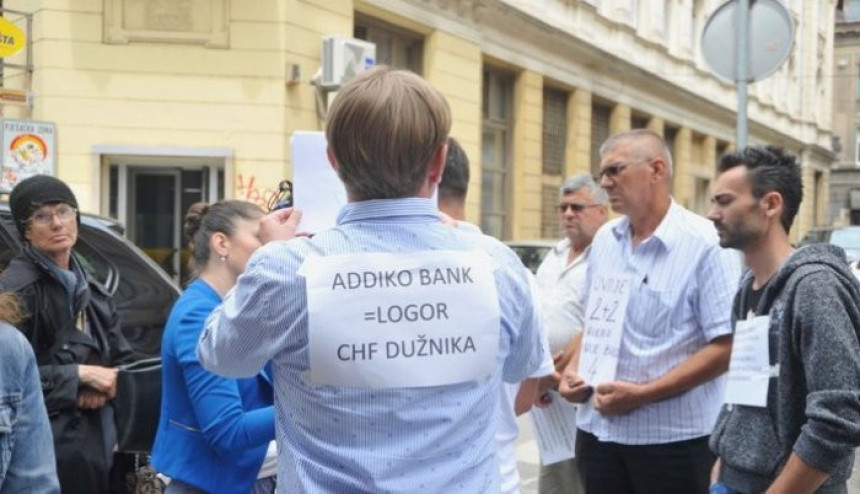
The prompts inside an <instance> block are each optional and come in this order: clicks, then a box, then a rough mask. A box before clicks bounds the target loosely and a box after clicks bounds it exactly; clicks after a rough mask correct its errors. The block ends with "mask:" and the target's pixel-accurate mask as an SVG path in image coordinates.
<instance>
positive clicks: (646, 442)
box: [560, 130, 740, 494]
mask: <svg viewBox="0 0 860 494" xmlns="http://www.w3.org/2000/svg"><path fill="white" fill-rule="evenodd" d="M600 155H601V168H600V184H601V186H602V187H603V188H604V189H606V191H607V193H608V194H609V202H610V205H611V206H612V209H613V210H614V211H616V212H618V213H621V214H623V215H625V216H622V217H620V218H617V219H615V220H613V221H611V222H609V223H607V224H606V225H604V226H603V227H602V228H601V229H600V230H599V231H598V233H597V235H596V236H595V238H594V242H593V243H592V253H591V256H589V259H588V273H587V281H586V287H587V289H586V290H585V294H586V295H585V296H586V297H588V296H589V295H588V294H589V292H591V291H593V290H594V289H595V287H600V286H605V285H600V283H604V282H605V280H608V279H612V280H628V281H627V282H628V283H629V285H628V286H629V290H628V291H626V292H624V293H626V295H619V297H626V300H622V299H621V298H619V299H617V302H619V304H626V310H625V311H624V313H623V319H621V320H620V322H617V323H615V324H617V325H616V326H614V328H615V329H613V331H617V332H618V333H620V335H617V336H619V340H618V341H619V343H618V344H617V346H614V348H613V352H610V353H609V354H607V355H603V354H602V355H601V358H603V359H613V358H615V359H617V367H616V368H615V369H613V370H614V374H612V375H614V378H609V379H606V380H605V381H604V382H586V380H585V379H584V378H583V376H582V374H584V373H585V372H586V370H584V369H581V368H580V367H579V361H580V358H581V357H582V352H583V351H586V350H582V351H581V352H580V354H579V357H577V358H574V359H572V360H571V363H570V364H569V365H568V366H567V368H566V370H565V372H564V375H563V377H562V382H561V384H560V391H561V392H562V394H564V395H565V396H566V397H567V398H568V399H569V400H571V401H574V402H579V403H583V406H582V407H581V408H580V411H579V415H578V417H577V419H578V420H577V425H578V428H579V432H578V434H577V452H578V455H577V458H578V462H579V468H580V472H581V475H582V479H583V483H584V486H585V490H586V492H599V493H601V494H629V493H634V494H652V493H653V494H658V493H659V494H673V493H677V494H698V493H707V492H708V484H709V470H710V468H711V466H712V465H713V462H714V456H713V455H712V454H711V453H710V451H709V450H708V444H707V442H708V435H709V434H710V433H711V431H712V429H713V427H714V422H715V419H716V416H717V413H718V411H719V407H720V405H721V402H722V379H718V376H720V375H721V374H723V373H724V372H725V371H726V369H727V367H728V360H729V355H730V352H731V341H732V340H731V326H730V320H729V316H730V313H731V310H730V309H731V301H732V297H733V295H734V292H735V290H736V288H737V283H738V279H739V277H740V262H739V259H738V258H737V256H736V253H734V252H731V251H727V250H723V249H721V248H720V246H719V243H718V237H717V235H716V231H715V230H714V226H713V224H712V223H711V222H710V221H708V220H707V219H705V218H703V217H700V216H698V215H696V214H694V213H692V212H690V211H688V210H687V209H684V208H683V207H682V206H680V205H679V204H678V203H676V202H675V201H674V200H673V199H672V197H671V180H672V158H671V154H670V152H669V150H668V148H667V147H666V144H665V142H664V141H663V139H662V138H661V137H660V136H659V135H657V134H655V133H654V132H651V131H648V130H634V131H630V132H626V133H622V134H618V135H615V136H613V137H610V138H609V139H608V140H607V141H606V142H605V143H603V145H602V146H601V149H600ZM595 298H596V297H595ZM596 302H598V301H596V300H588V303H589V304H591V305H586V307H588V308H589V309H592V310H591V312H587V313H586V321H585V333H584V339H583V340H582V344H583V345H584V346H585V348H586V349H587V348H589V334H590V333H589V328H590V327H591V326H592V325H595V324H596V322H595V321H597V320H599V319H600V318H601V317H604V316H605V314H606V313H607V312H601V311H602V310H603V309H601V310H600V311H598V310H595V309H596ZM587 310H588V309H587ZM604 319H606V318H605V317H604ZM600 337H606V333H603V334H599V335H598V334H594V336H593V338H596V339H599V338H600ZM578 338H582V337H578ZM577 343H578V342H577ZM610 347H611V346H610Z"/></svg>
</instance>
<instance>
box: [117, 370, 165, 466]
mask: <svg viewBox="0 0 860 494" xmlns="http://www.w3.org/2000/svg"><path fill="white" fill-rule="evenodd" d="M116 379H117V382H116V397H114V400H113V407H114V420H115V421H116V437H117V450H118V451H124V452H129V453H149V452H150V451H151V450H152V443H153V442H155V432H156V431H157V430H158V417H159V415H160V414H161V359H160V358H152V359H147V360H138V361H137V362H132V363H130V364H126V365H122V366H120V367H119V372H118V373H117V378H116Z"/></svg>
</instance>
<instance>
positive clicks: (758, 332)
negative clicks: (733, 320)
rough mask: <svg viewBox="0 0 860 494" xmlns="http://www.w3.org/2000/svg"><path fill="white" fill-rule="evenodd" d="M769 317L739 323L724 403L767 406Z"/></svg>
mask: <svg viewBox="0 0 860 494" xmlns="http://www.w3.org/2000/svg"><path fill="white" fill-rule="evenodd" d="M769 327H770V316H758V317H754V318H752V319H747V320H745V321H738V322H737V324H736V325H735V334H734V339H733V341H732V357H731V360H730V361H729V373H728V378H727V381H726V403H735V404H738V405H749V406H754V407H765V406H767V388H768V385H769V384H770V352H769V350H768V329H769Z"/></svg>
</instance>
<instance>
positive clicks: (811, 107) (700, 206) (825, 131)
mask: <svg viewBox="0 0 860 494" xmlns="http://www.w3.org/2000/svg"><path fill="white" fill-rule="evenodd" d="M720 3H721V2H720V1H719V0H649V1H643V0H242V1H238V0H232V1H230V0H5V1H4V2H3V6H4V8H6V9H13V10H15V11H25V12H30V13H32V19H33V27H32V36H31V47H30V49H29V50H28V51H29V53H30V54H29V56H30V57H32V67H33V70H32V73H31V74H30V77H25V76H24V75H21V74H20V73H17V74H16V73H14V71H12V70H7V71H4V81H3V84H4V86H5V87H8V88H16V87H24V86H28V87H27V88H26V89H28V90H31V91H32V95H33V96H32V100H31V101H32V104H31V106H30V107H21V106H4V107H3V113H4V115H5V116H6V117H10V118H32V119H35V120H42V121H50V122H54V123H55V124H56V126H57V135H58V149H59V152H58V168H57V173H58V175H59V177H60V178H62V179H64V180H66V181H68V182H69V183H71V184H72V186H73V188H74V189H75V191H76V193H77V194H78V195H79V197H80V202H81V204H82V207H83V208H85V209H86V210H89V211H92V212H99V213H102V214H106V215H111V216H115V217H117V218H119V219H120V220H122V221H123V222H125V223H126V224H127V225H128V231H129V236H130V237H131V238H132V240H133V241H135V242H136V243H138V244H139V245H143V246H144V247H147V248H148V249H149V250H150V251H152V252H160V254H158V255H163V256H165V259H166V260H164V262H165V263H166V264H171V263H173V265H174V267H175V268H176V269H180V268H179V266H178V265H179V261H178V259H179V257H180V256H175V255H174V256H173V257H172V258H171V259H167V257H168V256H170V255H171V254H175V253H176V252H178V251H179V250H180V249H181V235H180V223H181V215H182V212H183V211H184V209H185V208H187V206H188V205H189V204H190V203H191V202H193V201H195V200H200V199H216V198H220V197H229V198H239V199H247V200H251V201H255V202H258V203H260V204H265V203H266V202H267V201H268V199H269V198H270V197H271V196H272V195H273V194H274V193H275V191H276V189H277V184H278V182H279V181H280V180H282V179H283V178H288V177H290V175H291V170H292V166H291V156H290V150H289V148H290V146H289V139H290V135H291V134H292V132H294V131H296V130H319V129H322V127H323V124H324V112H323V111H321V109H322V107H324V106H325V98H322V97H321V96H320V92H319V91H317V89H316V87H315V86H314V85H313V84H312V83H311V78H312V76H313V75H314V73H315V72H316V71H317V70H318V69H319V68H320V64H321V54H320V52H321V50H320V45H321V40H322V38H323V37H324V36H325V35H330V34H340V35H344V36H351V37H356V38H361V39H366V40H369V41H372V42H374V43H376V50H377V59H378V61H379V62H382V63H388V64H391V65H394V66H397V67H406V68H410V69H412V70H414V71H416V72H418V73H420V74H421V75H422V76H424V77H425V78H426V79H428V80H429V81H430V82H431V83H433V84H434V85H435V86H436V87H438V88H439V89H440V90H441V91H442V92H443V93H444V94H445V96H446V97H447V98H448V100H449V102H450V104H451V107H452V110H453V116H454V125H453V129H452V134H453V135H454V136H455V137H457V138H458V140H459V141H460V142H461V143H462V144H463V146H464V148H465V150H466V151H467V153H468V155H469V156H470V158H471V161H472V182H471V184H470V194H469V203H468V209H467V215H468V218H469V219H470V220H472V221H475V222H476V223H480V224H481V225H482V226H483V228H484V229H485V230H486V231H487V232H489V233H491V234H493V235H496V236H499V237H501V238H506V239H525V238H538V237H555V236H557V235H558V230H557V226H556V214H555V204H556V201H557V187H558V185H559V184H560V183H561V181H562V179H563V177H564V176H567V175H569V174H572V173H575V172H583V171H585V172H589V171H590V172H594V171H595V170H596V169H597V167H598V166H599V157H598V156H597V149H598V148H599V145H600V143H601V142H602V141H603V140H604V139H605V138H606V137H608V136H609V135H611V134H612V133H615V132H618V131H623V130H627V129H631V128H637V127H647V128H649V129H652V130H654V131H655V132H658V133H660V134H662V135H664V136H665V138H666V139H667V141H668V143H669V144H670V146H671V149H672V150H673V152H674V158H675V173H674V179H673V180H674V183H673V188H674V196H675V198H676V199H677V201H678V202H679V203H681V204H682V205H684V206H686V207H689V208H690V209H692V210H694V211H697V212H700V213H703V212H705V211H706V210H707V207H708V188H709V186H710V183H711V181H712V180H713V177H714V175H715V163H716V161H717V159H718V157H719V155H720V154H721V153H723V152H725V151H726V150H729V149H731V148H732V147H733V144H732V142H733V139H734V126H735V107H736V103H735V101H736V100H735V93H734V87H733V86H732V85H730V84H727V83H724V82H721V81H720V80H719V79H717V78H716V77H714V76H713V75H712V74H711V73H710V71H709V70H708V69H707V67H706V66H705V64H704V61H703V59H702V55H701V50H700V49H699V38H700V35H701V32H702V29H703V27H704V23H705V21H706V18H707V16H708V15H709V14H710V13H711V12H712V11H713V10H714V9H715V8H716V7H717V6H718V5H719V4H720ZM787 3H788V4H789V7H790V9H791V12H792V15H793V17H794V18H795V20H796V21H797V36H796V41H795V43H794V47H793V51H792V54H791V56H790V59H789V61H788V62H787V63H786V64H784V66H783V67H781V68H780V69H779V70H778V71H777V72H776V73H775V74H774V75H773V76H771V77H770V78H768V79H766V80H764V81H761V82H758V83H755V84H753V85H751V86H750V105H749V117H750V125H749V128H750V139H749V140H750V142H751V143H774V144H779V145H782V146H785V147H787V148H789V149H791V150H792V151H794V152H796V153H798V154H799V155H800V156H801V157H802V160H803V165H804V180H805V181H806V190H807V191H808V194H807V200H806V201H804V205H803V208H802V210H801V212H800V214H799V217H798V219H797V222H796V226H795V228H794V230H793V234H794V235H797V236H799V235H800V234H801V233H802V232H804V231H806V230H807V229H809V228H810V227H812V226H813V225H816V224H820V223H823V222H825V221H827V220H826V218H825V210H826V201H825V200H824V199H823V198H825V197H826V196H827V184H828V179H829V174H830V167H831V164H832V162H833V161H834V159H835V158H834V154H833V153H832V151H831V132H830V128H831V91H832V89H831V87H832V85H831V83H830V82H831V80H832V77H833V74H832V68H833V66H834V65H833V55H832V45H833V32H834V10H835V2H834V0H790V1H788V2H787ZM727 50H729V48H727ZM23 57H25V55H24V54H19V55H16V56H13V57H10V58H8V59H7V63H14V62H16V61H18V62H21V61H23ZM798 238H799V237H798ZM154 255H156V254H154Z"/></svg>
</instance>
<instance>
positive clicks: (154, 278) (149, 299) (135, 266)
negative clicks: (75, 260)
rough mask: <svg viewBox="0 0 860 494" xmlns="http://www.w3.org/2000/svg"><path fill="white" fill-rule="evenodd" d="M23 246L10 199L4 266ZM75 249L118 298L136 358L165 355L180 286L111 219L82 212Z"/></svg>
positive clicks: (3, 226)
mask: <svg viewBox="0 0 860 494" xmlns="http://www.w3.org/2000/svg"><path fill="white" fill-rule="evenodd" d="M20 250H21V238H20V235H19V234H18V230H17V229H16V228H15V225H14V223H13V222H12V215H11V213H10V211H9V204H8V203H5V202H3V203H0V270H2V269H3V268H5V267H6V264H7V263H8V262H9V260H10V259H11V258H12V257H14V256H15V255H16V254H17V253H18V252H19V251H20ZM75 252H77V254H78V256H79V258H80V259H81V261H82V264H83V267H84V269H85V270H86V271H87V272H88V273H89V274H90V275H91V276H92V277H93V278H95V279H96V280H98V281H100V282H101V283H102V284H103V285H104V286H105V287H107V289H108V290H109V291H110V293H112V294H113V296H114V303H115V304H116V307H117V312H119V317H120V323H121V324H122V331H123V334H125V337H126V338H127V339H128V341H129V343H130V344H131V346H132V348H133V349H134V353H135V359H137V360H140V359H146V358H151V357H160V356H161V334H162V332H163V331H164V324H165V322H166V321H167V316H168V315H169V314H170V309H171V308H172V307H173V302H174V301H175V300H176V298H177V297H178V296H179V287H178V286H177V285H176V283H175V282H174V281H173V279H172V278H170V277H169V276H167V274H166V273H165V272H164V270H163V269H161V267H159V266H158V265H157V264H156V263H155V262H154V261H152V260H151V259H150V258H149V257H148V256H147V255H146V254H144V253H143V252H142V251H141V250H140V249H138V248H137V247H136V246H135V245H134V244H132V243H131V242H129V241H128V239H126V238H125V236H123V228H122V225H120V224H119V223H117V222H116V221H114V220H112V219H110V218H103V217H100V216H94V215H90V214H81V226H80V229H79V231H78V242H77V244H75Z"/></svg>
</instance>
